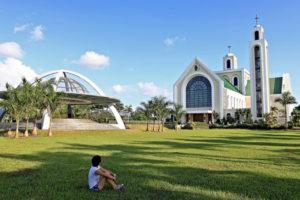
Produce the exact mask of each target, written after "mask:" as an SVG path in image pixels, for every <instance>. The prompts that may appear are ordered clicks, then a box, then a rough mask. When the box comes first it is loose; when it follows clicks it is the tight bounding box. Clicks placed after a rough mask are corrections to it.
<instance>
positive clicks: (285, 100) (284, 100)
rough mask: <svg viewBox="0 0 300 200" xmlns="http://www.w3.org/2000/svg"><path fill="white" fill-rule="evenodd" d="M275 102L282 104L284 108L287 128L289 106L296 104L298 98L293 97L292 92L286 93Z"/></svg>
mask: <svg viewBox="0 0 300 200" xmlns="http://www.w3.org/2000/svg"><path fill="white" fill-rule="evenodd" d="M275 102H278V103H280V104H281V105H282V106H283V107H284V119H285V126H286V127H287V106H288V105H290V104H296V103H297V101H296V98H295V97H293V96H292V95H291V93H290V92H284V93H282V96H281V97H278V98H276V99H275Z"/></svg>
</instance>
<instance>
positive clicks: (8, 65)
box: [0, 58, 37, 90]
mask: <svg viewBox="0 0 300 200" xmlns="http://www.w3.org/2000/svg"><path fill="white" fill-rule="evenodd" d="M0 75H1V78H0V90H3V89H5V85H6V83H9V84H11V85H13V86H17V85H18V84H19V83H20V82H21V80H22V77H25V78H26V79H27V80H31V79H33V78H34V77H36V76H37V74H36V73H35V71H34V70H33V69H32V68H31V67H29V66H26V65H24V63H23V62H22V61H20V60H18V59H16V58H5V59H4V60H3V61H1V60H0Z"/></svg>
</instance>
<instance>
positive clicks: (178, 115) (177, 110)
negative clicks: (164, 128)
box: [172, 103, 185, 131]
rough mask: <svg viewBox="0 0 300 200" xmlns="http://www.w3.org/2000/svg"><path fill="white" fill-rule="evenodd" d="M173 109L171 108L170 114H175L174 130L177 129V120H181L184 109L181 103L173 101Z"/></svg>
mask: <svg viewBox="0 0 300 200" xmlns="http://www.w3.org/2000/svg"><path fill="white" fill-rule="evenodd" d="M173 105H174V106H173V109H172V114H173V115H174V116H175V120H174V121H175V122H176V123H175V127H174V128H175V130H176V131H177V130H178V123H179V120H181V117H182V116H183V115H184V114H185V111H184V110H183V109H182V105H180V104H176V103H174V104H173Z"/></svg>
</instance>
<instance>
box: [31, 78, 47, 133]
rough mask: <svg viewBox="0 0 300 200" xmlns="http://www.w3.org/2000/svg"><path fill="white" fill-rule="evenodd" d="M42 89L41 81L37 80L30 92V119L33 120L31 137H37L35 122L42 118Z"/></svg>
mask: <svg viewBox="0 0 300 200" xmlns="http://www.w3.org/2000/svg"><path fill="white" fill-rule="evenodd" d="M43 95H44V91H43V87H42V84H41V80H39V79H37V80H36V81H35V85H34V87H33V90H32V94H31V98H32V117H33V119H34V123H33V130H32V135H35V136H36V135H37V120H38V118H40V117H42V112H43V109H44V104H43V103H44V101H43Z"/></svg>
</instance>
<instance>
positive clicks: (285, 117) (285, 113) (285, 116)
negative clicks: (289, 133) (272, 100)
mask: <svg viewBox="0 0 300 200" xmlns="http://www.w3.org/2000/svg"><path fill="white" fill-rule="evenodd" d="M284 119H285V128H287V111H286V105H285V106H284Z"/></svg>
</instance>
